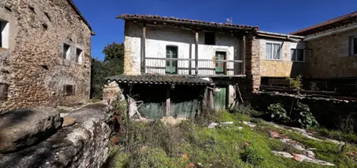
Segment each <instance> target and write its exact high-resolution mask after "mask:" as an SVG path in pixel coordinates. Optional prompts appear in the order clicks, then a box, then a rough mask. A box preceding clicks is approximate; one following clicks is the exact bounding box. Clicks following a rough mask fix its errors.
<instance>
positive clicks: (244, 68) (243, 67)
mask: <svg viewBox="0 0 357 168" xmlns="http://www.w3.org/2000/svg"><path fill="white" fill-rule="evenodd" d="M242 43H243V46H242V56H243V58H242V61H243V62H242V73H243V75H246V74H245V72H246V67H245V62H246V60H245V58H246V48H247V47H246V45H247V44H246V37H245V35H243V37H242Z"/></svg>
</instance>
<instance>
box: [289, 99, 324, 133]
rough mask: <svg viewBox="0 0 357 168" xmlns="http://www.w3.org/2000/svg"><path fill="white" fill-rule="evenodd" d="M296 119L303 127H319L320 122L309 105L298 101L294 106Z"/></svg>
mask: <svg viewBox="0 0 357 168" xmlns="http://www.w3.org/2000/svg"><path fill="white" fill-rule="evenodd" d="M294 114H295V116H294V119H295V123H297V124H298V125H299V126H300V127H302V128H312V127H317V126H318V125H319V123H318V122H317V121H316V118H315V117H314V116H313V115H312V113H311V111H310V108H309V106H308V105H306V104H303V103H300V102H297V103H296V106H295V107H294Z"/></svg>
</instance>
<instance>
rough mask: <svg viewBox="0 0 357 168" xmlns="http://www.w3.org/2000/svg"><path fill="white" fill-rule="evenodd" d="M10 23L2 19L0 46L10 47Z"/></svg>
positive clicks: (0, 22) (0, 24)
mask: <svg viewBox="0 0 357 168" xmlns="http://www.w3.org/2000/svg"><path fill="white" fill-rule="evenodd" d="M9 36H10V25H9V23H8V22H7V21H4V20H0V48H9Z"/></svg>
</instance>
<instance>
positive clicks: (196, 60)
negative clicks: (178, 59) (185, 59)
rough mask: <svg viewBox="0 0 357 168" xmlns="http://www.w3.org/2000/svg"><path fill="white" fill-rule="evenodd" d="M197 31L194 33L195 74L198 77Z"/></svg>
mask: <svg viewBox="0 0 357 168" xmlns="http://www.w3.org/2000/svg"><path fill="white" fill-rule="evenodd" d="M198 37H199V34H198V31H196V32H195V66H196V67H195V74H196V75H198Z"/></svg>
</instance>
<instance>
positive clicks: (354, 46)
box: [350, 36, 357, 56]
mask: <svg viewBox="0 0 357 168" xmlns="http://www.w3.org/2000/svg"><path fill="white" fill-rule="evenodd" d="M350 55H351V56H357V37H356V36H354V37H351V38H350Z"/></svg>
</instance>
